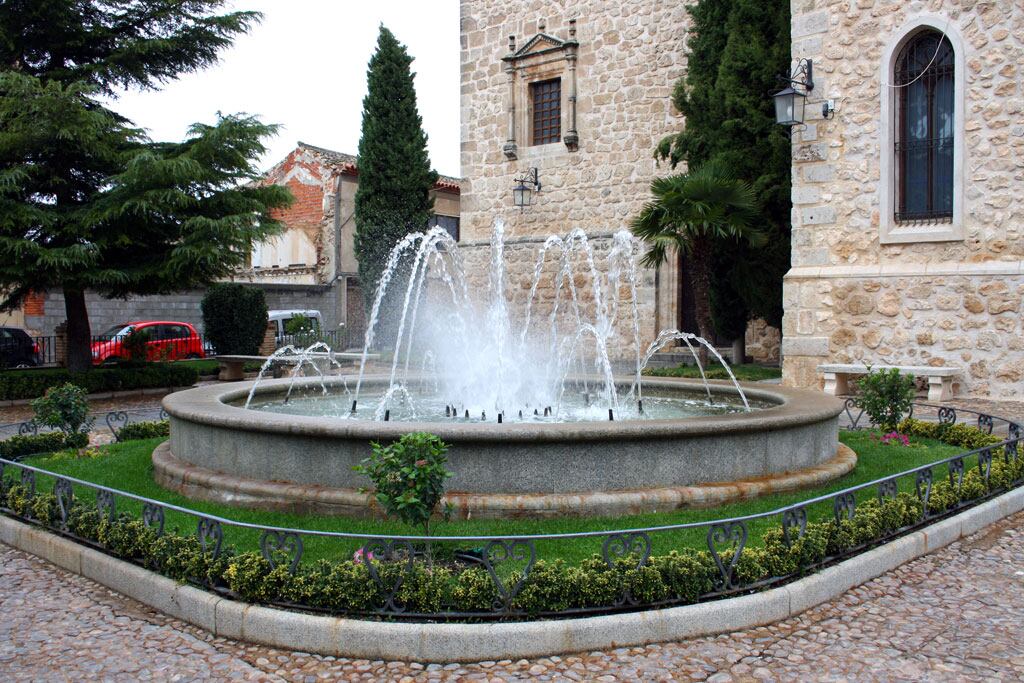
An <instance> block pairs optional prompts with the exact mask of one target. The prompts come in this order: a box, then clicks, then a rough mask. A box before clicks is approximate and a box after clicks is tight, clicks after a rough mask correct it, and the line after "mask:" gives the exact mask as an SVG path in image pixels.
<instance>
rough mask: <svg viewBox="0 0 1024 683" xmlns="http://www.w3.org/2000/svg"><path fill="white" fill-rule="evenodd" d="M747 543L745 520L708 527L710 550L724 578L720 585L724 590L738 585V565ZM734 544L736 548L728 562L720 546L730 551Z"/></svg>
mask: <svg viewBox="0 0 1024 683" xmlns="http://www.w3.org/2000/svg"><path fill="white" fill-rule="evenodd" d="M746 544H747V525H746V524H744V523H743V522H723V523H721V524H712V525H711V527H709V528H708V550H710V551H711V557H712V558H714V560H715V565H716V566H717V567H718V573H719V575H720V576H721V578H722V580H721V583H720V585H719V587H720V588H721V589H722V590H729V589H732V588H736V587H737V585H738V584H737V581H736V565H737V564H739V561H740V554H741V553H742V552H743V547H744V546H745V545H746ZM733 546H735V549H734V550H733V552H732V555H731V556H730V557H729V562H728V564H727V563H725V562H724V561H723V560H722V554H721V553H720V552H719V548H721V549H722V550H723V551H728V550H729V548H732V547H733Z"/></svg>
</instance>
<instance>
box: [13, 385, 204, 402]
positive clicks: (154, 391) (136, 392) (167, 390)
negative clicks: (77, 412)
mask: <svg viewBox="0 0 1024 683" xmlns="http://www.w3.org/2000/svg"><path fill="white" fill-rule="evenodd" d="M195 386H196V385H195V384H193V385H191V386H188V387H149V388H147V389H126V390H124V391H103V392H100V393H98V394H89V395H87V396H86V398H87V399H89V400H90V401H105V400H107V399H111V398H144V397H146V396H164V395H169V394H173V393H174V392H176V391H182V390H184V389H191V388H192V387H195ZM34 400H35V399H34V398H15V399H10V400H6V401H0V408H11V407H13V406H27V405H29V404H31V403H32V401H34Z"/></svg>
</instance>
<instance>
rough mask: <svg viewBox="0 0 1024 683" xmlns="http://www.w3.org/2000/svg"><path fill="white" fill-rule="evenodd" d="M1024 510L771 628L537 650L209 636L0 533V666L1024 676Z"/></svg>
mask: <svg viewBox="0 0 1024 683" xmlns="http://www.w3.org/2000/svg"><path fill="white" fill-rule="evenodd" d="M1022 624H1024V513H1020V514H1017V515H1015V516H1013V517H1010V518H1008V519H1005V520H1003V521H1001V522H999V523H997V524H995V525H993V526H991V527H989V528H987V529H985V530H983V531H982V532H979V533H978V534H976V535H974V536H972V537H970V538H968V539H965V540H963V541H961V542H958V543H956V544H953V545H951V546H949V547H948V548H945V549H943V550H941V551H939V552H937V553H933V554H932V555H928V556H926V557H923V558H920V559H917V560H915V561H913V562H910V563H908V564H906V565H904V566H903V567H900V568H898V569H896V570H894V571H892V572H889V573H888V574H886V575H884V576H882V577H879V578H878V579H875V580H873V581H871V582H869V583H867V584H865V585H863V586H860V587H858V588H856V589H854V590H851V591H849V592H847V593H846V594H844V595H843V596H841V597H839V598H837V599H836V600H833V601H832V602H829V603H827V604H824V605H821V606H819V607H816V608H814V609H811V610H809V611H807V612H805V613H804V614H803V615H801V616H800V617H797V618H793V619H787V620H785V621H782V622H779V623H777V624H775V625H772V626H769V627H762V628H756V629H751V630H747V631H741V632H737V633H731V634H726V635H721V636H716V637H708V638H698V639H694V640H687V641H683V642H678V643H667V644H663V645H650V646H647V647H637V648H622V649H617V650H612V651H609V652H590V653H580V654H565V655H563V656H561V657H546V658H542V659H537V660H533V661H527V660H520V661H515V662H513V661H502V662H479V663H474V664H446V665H445V664H420V663H403V662H384V661H366V660H350V659H344V658H334V657H321V656H316V655H310V654H307V653H302V652H287V651H281V650H275V649H271V648H266V647H261V646H256V645H248V644H245V643H239V642H235V641H230V640H225V639H223V638H215V637H213V636H212V635H210V634H208V633H206V632H204V631H201V630H199V629H196V628H193V627H191V626H188V625H186V624H184V623H182V622H180V621H177V620H175V619H171V618H168V617H165V616H162V615H160V614H159V613H156V612H154V611H153V610H151V609H149V608H147V607H144V606H142V605H140V604H139V603H136V602H134V601H132V600H129V599H127V598H124V597H122V596H120V595H118V594H116V593H113V592H111V591H109V590H107V589H105V588H103V587H101V586H99V585H98V584H96V583H93V582H92V581H89V580H87V579H84V578H82V577H80V576H77V575H73V574H69V573H68V572H65V571H63V570H61V569H58V568H56V567H54V566H53V565H51V564H49V563H47V562H44V561H42V560H39V559H37V558H35V557H33V556H30V555H26V554H25V553H22V552H19V551H16V550H13V549H11V548H9V547H7V546H2V545H0V680H5V681H8V680H17V681H20V680H33V681H38V680H95V679H102V680H112V681H119V680H124V681H136V680H203V679H215V680H272V681H278V680H286V681H317V680H374V681H414V680H415V681H425V680H442V681H462V680H467V681H468V680H487V681H523V680H577V681H579V680H597V681H618V680H688V681H701V680H706V681H714V682H716V683H718V682H722V681H793V680H807V681H812V680H813V681H819V680H835V681H840V680H845V681H864V680H921V681H946V680H949V681H962V680H1024V638H1022V636H1021V625H1022Z"/></svg>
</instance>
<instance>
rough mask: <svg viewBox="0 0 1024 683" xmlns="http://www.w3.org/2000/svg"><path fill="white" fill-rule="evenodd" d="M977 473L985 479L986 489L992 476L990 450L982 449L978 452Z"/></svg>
mask: <svg viewBox="0 0 1024 683" xmlns="http://www.w3.org/2000/svg"><path fill="white" fill-rule="evenodd" d="M978 471H980V472H981V476H982V477H983V478H984V479H985V487H986V488H987V487H988V480H989V477H990V476H991V475H992V449H991V448H983V449H981V450H980V451H979V452H978Z"/></svg>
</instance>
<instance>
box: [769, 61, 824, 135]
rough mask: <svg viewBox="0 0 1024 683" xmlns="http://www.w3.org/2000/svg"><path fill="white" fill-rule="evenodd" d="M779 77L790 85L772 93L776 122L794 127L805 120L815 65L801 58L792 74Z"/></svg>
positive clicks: (812, 85)
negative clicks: (805, 106)
mask: <svg viewBox="0 0 1024 683" xmlns="http://www.w3.org/2000/svg"><path fill="white" fill-rule="evenodd" d="M779 79H780V80H783V81H787V82H788V83H789V86H788V87H786V88H785V89H784V90H780V91H779V92H777V93H775V94H774V95H772V97H773V98H774V99H775V122H776V123H778V124H781V125H783V126H787V127H790V128H792V127H793V126H796V125H799V124H802V123H803V122H804V105H806V104H807V93H809V92H810V91H812V90H814V65H813V64H812V62H811V60H809V59H801V60H800V61H799V62H798V63H797V67H796V71H794V72H793V74H792V75H790V76H789V77H786V76H779ZM794 86H795V87H794Z"/></svg>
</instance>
